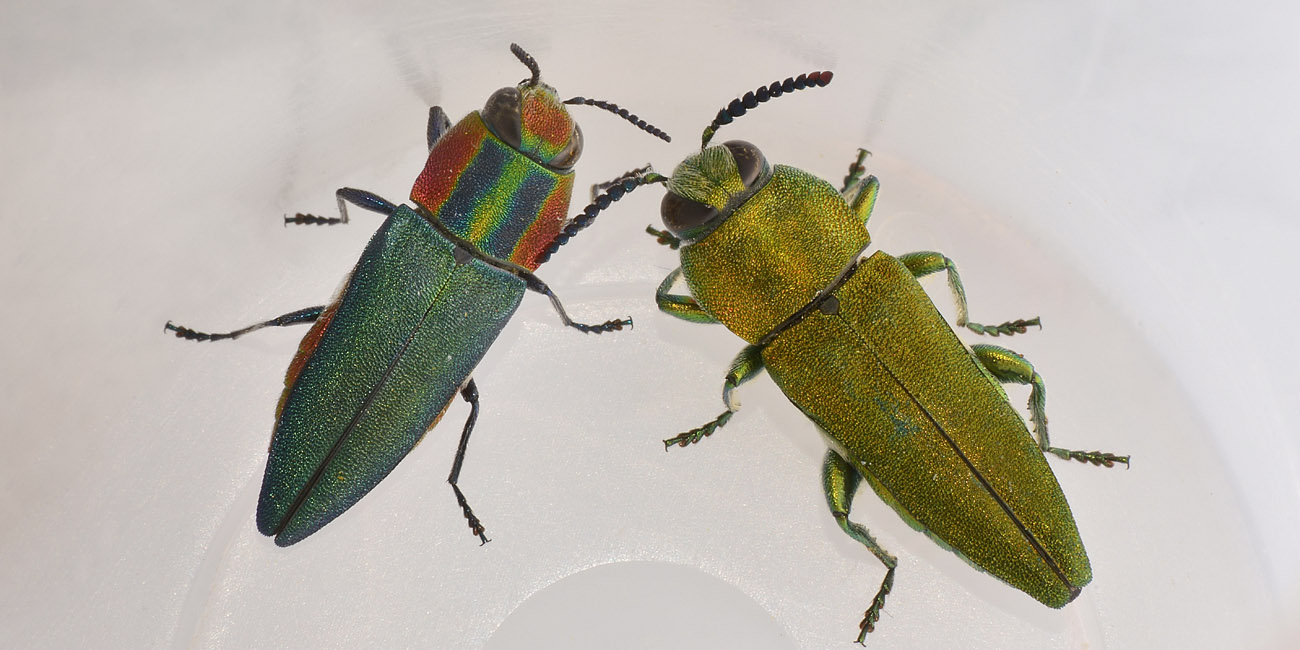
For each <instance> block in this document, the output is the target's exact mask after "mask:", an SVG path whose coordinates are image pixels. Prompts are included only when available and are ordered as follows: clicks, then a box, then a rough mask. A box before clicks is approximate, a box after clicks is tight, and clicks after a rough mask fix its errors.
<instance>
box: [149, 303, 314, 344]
mask: <svg viewBox="0 0 1300 650" xmlns="http://www.w3.org/2000/svg"><path fill="white" fill-rule="evenodd" d="M323 311H325V305H318V306H316V307H308V308H306V309H299V310H298V311H292V312H289V313H287V314H284V315H283V316H276V317H275V318H272V319H271V320H268V321H262V322H260V323H257V324H254V325H249V326H248V327H244V328H241V329H237V330H235V331H233V332H224V333H221V334H208V333H207V332H199V331H196V330H192V329H190V328H188V327H185V326H183V325H176V324H173V323H172V322H171V321H167V324H166V325H163V331H164V332H175V333H176V338H178V339H186V340H188V341H221V340H224V339H237V338H239V337H241V336H243V335H245V334H247V333H249V332H255V331H257V330H260V329H262V328H263V327H285V326H287V325H297V324H299V323H312V322H315V321H316V319H317V318H320V315H321V312H323Z"/></svg>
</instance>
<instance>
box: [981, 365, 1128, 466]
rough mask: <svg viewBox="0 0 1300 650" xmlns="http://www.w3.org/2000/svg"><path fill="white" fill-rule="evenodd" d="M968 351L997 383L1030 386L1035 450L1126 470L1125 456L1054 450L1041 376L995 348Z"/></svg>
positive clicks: (1032, 368) (1045, 394)
mask: <svg viewBox="0 0 1300 650" xmlns="http://www.w3.org/2000/svg"><path fill="white" fill-rule="evenodd" d="M971 351H973V352H974V353H975V358H976V359H978V360H979V362H980V365H982V366H984V368H985V369H986V370H988V371H989V372H990V373H991V374H992V375H993V376H994V377H996V378H997V379H998V381H1000V382H1002V383H1004V384H1007V383H1016V384H1029V385H1031V386H1033V388H1032V389H1030V391H1029V419H1030V421H1031V422H1033V425H1034V436H1035V437H1036V438H1038V447H1039V449H1042V450H1043V451H1044V452H1046V453H1050V454H1052V455H1054V456H1056V457H1058V458H1063V459H1066V460H1069V459H1074V460H1077V461H1079V462H1081V463H1092V464H1093V465H1105V466H1106V467H1114V466H1115V463H1124V466H1125V467H1128V461H1129V457H1128V456H1119V455H1116V454H1112V453H1108V452H1104V451H1075V450H1073V449H1062V448H1060V447H1053V446H1052V445H1051V442H1049V440H1048V438H1047V386H1046V385H1045V384H1044V383H1043V377H1042V375H1039V374H1038V371H1037V370H1034V366H1033V364H1031V363H1029V360H1028V359H1025V358H1024V357H1023V356H1021V355H1020V354H1018V353H1016V352H1012V351H1011V350H1008V349H1006V348H1001V347H998V346H996V345H987V344H981V345H973V346H971Z"/></svg>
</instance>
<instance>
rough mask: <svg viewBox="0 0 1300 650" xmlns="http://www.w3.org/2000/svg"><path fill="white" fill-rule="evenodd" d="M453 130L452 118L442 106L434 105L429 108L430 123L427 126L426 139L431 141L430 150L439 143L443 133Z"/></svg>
mask: <svg viewBox="0 0 1300 650" xmlns="http://www.w3.org/2000/svg"><path fill="white" fill-rule="evenodd" d="M450 130H451V120H450V119H449V118H448V117H447V113H446V111H443V110H442V107H441V106H434V107H432V108H430V109H429V125H428V126H427V127H425V130H424V132H425V140H426V141H427V142H428V143H429V150H430V151H432V150H433V145H435V144H438V140H441V139H442V136H443V134H445V133H446V132H447V131H450Z"/></svg>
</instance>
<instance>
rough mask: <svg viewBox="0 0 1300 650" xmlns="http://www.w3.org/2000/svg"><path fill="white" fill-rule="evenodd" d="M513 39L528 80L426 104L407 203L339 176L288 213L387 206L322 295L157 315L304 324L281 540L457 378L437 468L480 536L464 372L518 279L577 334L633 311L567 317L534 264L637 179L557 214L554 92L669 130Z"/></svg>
mask: <svg viewBox="0 0 1300 650" xmlns="http://www.w3.org/2000/svg"><path fill="white" fill-rule="evenodd" d="M510 50H511V52H513V53H514V55H515V56H516V57H517V58H518V59H519V61H520V62H522V63H523V64H524V65H526V66H528V69H529V71H530V72H531V73H532V74H531V76H530V77H529V78H526V79H524V80H523V81H522V82H520V83H519V84H518V85H517V86H512V87H507V88H502V89H500V90H498V91H496V92H495V93H493V94H492V96H491V97H490V98H489V99H488V101H487V104H486V106H485V107H484V108H483V110H482V111H475V112H473V113H470V114H469V115H467V116H466V117H465V118H464V119H462V120H461V121H460V122H458V123H457V124H456V125H455V126H453V125H452V124H451V122H450V120H448V119H447V116H446V114H445V113H444V112H443V111H442V109H441V108H439V107H437V106H435V107H433V108H432V109H430V111H429V125H428V144H429V157H428V159H427V162H426V163H425V167H424V171H423V173H421V174H420V176H419V178H418V179H417V180H416V182H415V187H414V188H413V189H412V190H411V200H412V202H414V204H415V206H414V207H410V206H406V205H395V204H393V203H391V202H389V201H387V200H385V199H383V198H380V197H379V196H376V195H374V194H371V193H369V192H365V191H362V190H356V189H352V188H343V189H340V190H338V191H337V192H336V196H337V198H338V206H339V217H337V218H322V217H317V216H313V215H308V214H298V215H295V216H293V217H286V219H285V221H286V222H290V223H298V224H333V223H346V222H347V220H348V218H347V217H348V215H347V205H346V204H347V203H352V204H354V205H358V206H360V207H362V208H365V209H367V210H372V211H375V212H379V213H381V214H384V215H386V216H387V219H386V220H385V221H384V223H383V225H381V226H380V227H379V230H378V231H377V232H376V233H375V235H374V237H372V238H371V240H370V243H369V245H368V246H367V247H366V250H365V252H364V253H362V255H361V259H360V260H359V261H358V262H357V265H356V267H355V268H354V269H353V271H352V273H351V275H350V276H349V277H348V279H347V280H346V282H345V283H344V286H343V288H342V289H341V290H340V291H339V294H338V295H337V296H336V297H335V298H334V300H333V301H332V302H331V303H330V304H328V305H321V306H318V307H309V308H307V309H302V310H299V311H295V312H291V313H288V314H285V315H283V316H280V317H278V318H274V319H271V320H269V321H265V322H262V323H258V324H256V325H251V326H249V327H245V328H243V329H239V330H235V331H233V332H228V333H224V334H207V333H203V332H197V331H195V330H192V329H190V328H187V327H181V326H178V325H173V324H172V323H170V322H169V323H167V325H166V330H168V331H172V332H174V333H175V334H176V336H178V337H181V338H186V339H190V340H194V341H216V340H221V339H233V338H237V337H239V336H241V335H243V334H247V333H249V332H252V331H254V330H258V329H261V328H263V327H282V326H286V325H294V324H298V323H314V325H313V326H312V328H311V330H310V331H309V332H307V335H306V336H305V337H303V340H302V343H301V344H299V346H298V354H297V355H296V356H295V357H294V360H293V363H291V364H290V365H289V370H288V372H287V373H286V376H285V381H284V383H285V389H284V392H283V393H282V394H281V397H280V403H279V406H278V408H277V410H276V420H277V422H276V426H275V433H274V434H273V436H272V439H271V448H270V454H269V457H268V458H267V463H266V474H265V476H264V478H263V481H262V492H261V496H260V498H259V500H258V505H257V528H258V530H259V531H261V532H262V534H264V535H268V536H273V537H275V543H276V544H278V545H280V546H288V545H290V544H293V543H296V542H298V541H301V540H302V539H303V538H305V537H307V536H308V535H311V534H312V533H314V532H316V531H317V530H319V529H320V528H321V527H322V526H324V525H325V524H327V523H329V522H330V521H331V520H333V519H334V518H335V517H337V516H339V515H340V514H342V513H343V512H344V511H346V510H347V509H348V508H350V507H352V505H353V504H355V503H356V502H357V501H358V500H360V499H361V497H363V496H365V494H366V493H367V492H369V491H370V490H371V488H373V487H374V486H375V485H376V484H378V483H379V481H381V480H382V479H383V478H384V477H385V476H387V475H388V473H389V472H390V471H392V469H393V468H394V467H395V466H396V465H397V463H398V462H399V461H400V460H401V459H402V458H403V457H405V456H406V454H407V453H408V452H409V451H410V450H411V449H412V448H413V447H414V446H415V445H416V443H418V442H419V441H420V439H421V438H422V437H423V436H424V435H425V433H426V432H427V431H428V430H429V429H430V428H432V427H433V426H434V425H435V424H437V422H438V420H439V418H441V417H442V414H443V412H445V410H446V408H447V406H448V405H449V404H450V403H451V400H452V399H453V398H454V397H455V396H456V393H457V392H459V393H460V394H461V396H462V397H463V398H464V399H465V400H466V401H467V402H469V404H470V407H471V408H470V414H469V418H468V420H467V421H466V422H465V428H464V430H463V432H462V433H461V438H460V446H459V449H458V450H457V452H456V459H455V461H454V462H453V464H452V469H451V474H450V476H449V477H448V479H447V480H448V482H449V483H451V486H452V490H453V491H454V493H455V496H456V501H457V503H458V504H459V505H460V507H461V509H462V510H463V511H464V514H465V518H466V520H467V521H468V522H469V527H470V530H471V531H473V533H474V534H475V535H477V536H478V537H479V538H480V539H481V540H482V541H483V542H484V543H486V542H487V541H488V539H487V537H486V535H485V534H484V530H483V525H482V524H481V523H480V522H479V519H478V517H476V516H475V515H474V512H473V510H471V509H470V507H469V504H468V503H467V502H466V501H465V496H464V495H463V494H462V493H461V490H460V488H459V487H458V486H457V485H456V481H457V478H458V476H459V474H460V469H461V463H462V462H463V461H464V458H465V448H466V444H467V443H468V442H469V435H470V432H471V431H472V430H473V428H474V422H475V420H476V418H477V416H478V389H477V387H476V386H475V384H474V380H473V378H471V376H470V373H471V372H472V371H473V370H474V367H475V366H477V365H478V362H479V360H480V359H482V357H483V355H484V354H485V353H486V352H487V350H488V347H489V346H490V345H491V344H492V341H493V340H495V339H496V337H497V335H498V334H499V333H500V332H501V328H502V327H504V326H505V323H506V321H507V320H509V318H510V316H511V315H512V314H513V313H514V311H515V308H516V307H517V306H518V305H519V301H520V300H521V298H522V297H523V294H524V290H525V289H531V290H533V291H536V292H539V293H542V294H544V295H546V296H547V297H548V298H550V300H551V303H552V305H554V307H555V309H556V311H558V312H559V314H560V318H561V319H562V320H563V321H564V324H565V325H568V326H570V327H574V328H577V329H578V330H580V331H582V332H596V333H600V332H608V331H613V330H620V329H622V328H623V327H624V326H630V325H631V324H632V321H631V320H630V319H628V320H611V321H608V322H606V323H603V324H600V325H585V324H582V323H576V322H573V321H571V320H569V317H568V316H567V315H566V314H565V313H564V309H563V308H562V307H561V305H560V302H559V300H558V299H557V298H556V297H555V294H554V293H552V292H551V290H550V289H549V288H548V287H547V286H546V284H544V283H543V282H542V281H541V280H539V279H538V278H537V277H536V276H535V275H533V273H532V271H534V270H535V269H536V268H537V267H538V266H539V265H541V264H542V263H543V262H545V261H546V260H547V259H549V258H550V256H551V254H552V253H554V252H555V251H556V250H557V249H558V248H559V247H560V246H562V245H563V244H564V243H565V242H567V241H568V240H569V238H570V237H572V236H573V235H574V234H576V233H577V232H578V231H579V230H581V229H583V228H585V227H587V226H588V225H589V224H590V223H591V221H592V219H593V218H594V217H595V216H596V214H597V213H598V212H599V211H600V210H601V209H602V208H604V207H605V206H608V205H609V202H610V201H616V200H618V199H619V198H620V197H621V196H622V195H623V193H624V192H625V191H627V190H628V189H630V188H632V187H635V186H636V184H637V183H638V180H639V176H640V174H641V171H642V170H636V171H634V172H631V173H629V174H625V175H624V176H621V177H619V178H618V179H615V181H613V182H611V183H610V184H606V185H607V187H608V189H607V191H606V192H605V194H603V195H601V196H599V197H596V200H595V202H594V203H593V204H591V205H588V206H587V208H586V209H585V210H584V211H583V214H581V215H579V216H577V217H575V218H574V219H572V220H570V221H568V222H566V221H565V215H566V213H567V211H568V206H569V197H570V195H571V193H572V190H573V166H574V163H576V162H577V160H578V156H579V155H581V153H582V131H581V130H580V129H579V128H578V125H577V124H576V123H575V122H574V121H573V119H572V118H571V117H570V116H569V113H568V110H566V109H565V107H564V105H565V104H588V105H595V106H598V107H600V108H603V109H605V110H609V111H611V112H613V113H616V114H618V115H620V116H622V117H623V118H624V119H627V120H628V121H630V122H632V123H633V124H635V125H637V126H638V127H639V128H641V129H642V130H644V131H647V132H649V133H651V134H652V135H655V136H658V137H660V138H662V139H664V140H668V136H667V135H665V134H664V133H663V132H662V131H660V130H659V129H657V128H655V127H653V126H651V125H648V124H646V123H645V121H643V120H640V119H638V118H637V117H636V116H635V115H630V114H629V113H628V112H627V111H626V110H624V109H620V108H619V107H617V106H615V105H613V104H609V103H607V102H603V101H599V100H589V99H585V98H582V97H575V98H572V99H569V100H566V101H563V102H562V101H560V99H559V97H558V96H557V95H556V93H555V90H554V89H553V88H551V87H550V86H547V85H545V84H543V83H541V81H540V71H539V69H538V66H537V62H536V61H534V60H533V57H531V56H529V55H528V53H527V52H524V50H523V49H522V48H520V47H519V46H518V45H513V44H512V45H511V46H510Z"/></svg>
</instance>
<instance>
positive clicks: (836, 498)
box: [822, 450, 898, 643]
mask: <svg viewBox="0 0 1300 650" xmlns="http://www.w3.org/2000/svg"><path fill="white" fill-rule="evenodd" d="M861 482H862V475H861V474H859V473H858V471H857V470H856V469H854V468H853V466H852V465H850V464H849V462H848V461H847V460H844V458H843V457H842V456H840V455H839V454H837V453H835V451H834V450H830V451H827V452H826V461H825V462H824V463H822V487H823V488H824V489H825V490H826V503H827V505H829V506H830V508H831V514H832V515H834V516H835V523H837V524H839V525H840V528H842V529H844V532H845V533H848V536H849V537H852V538H853V539H856V540H858V542H859V543H861V544H862V545H863V546H866V547H867V550H869V551H871V554H872V555H875V556H876V559H878V560H880V562H881V564H884V565H885V568H886V569H888V570H887V571H886V572H885V579H884V580H882V581H881V583H880V589H879V590H877V591H876V596H875V598H872V599H871V606H869V607H867V612H866V614H865V615H864V616H863V617H862V622H861V623H860V624H858V628H859V629H861V630H862V631H861V632H860V633H859V634H858V643H863V642H864V641H865V640H866V638H867V634H868V633H870V632H872V631H874V630H875V629H876V621H878V620H880V610H882V609H884V608H885V597H886V596H888V595H889V592H890V591H892V590H893V588H894V570H895V569H896V568H898V558H896V557H894V556H893V555H891V554H890V553H889V551H886V550H885V549H884V548H882V547H881V546H880V543H879V542H877V541H876V538H874V537H872V536H871V533H870V532H868V531H867V529H866V528H864V527H863V526H862V525H860V524H857V523H854V522H852V521H849V510H850V507H851V506H852V505H853V495H854V494H855V493H856V492H857V490H858V484H859V483H861Z"/></svg>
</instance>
